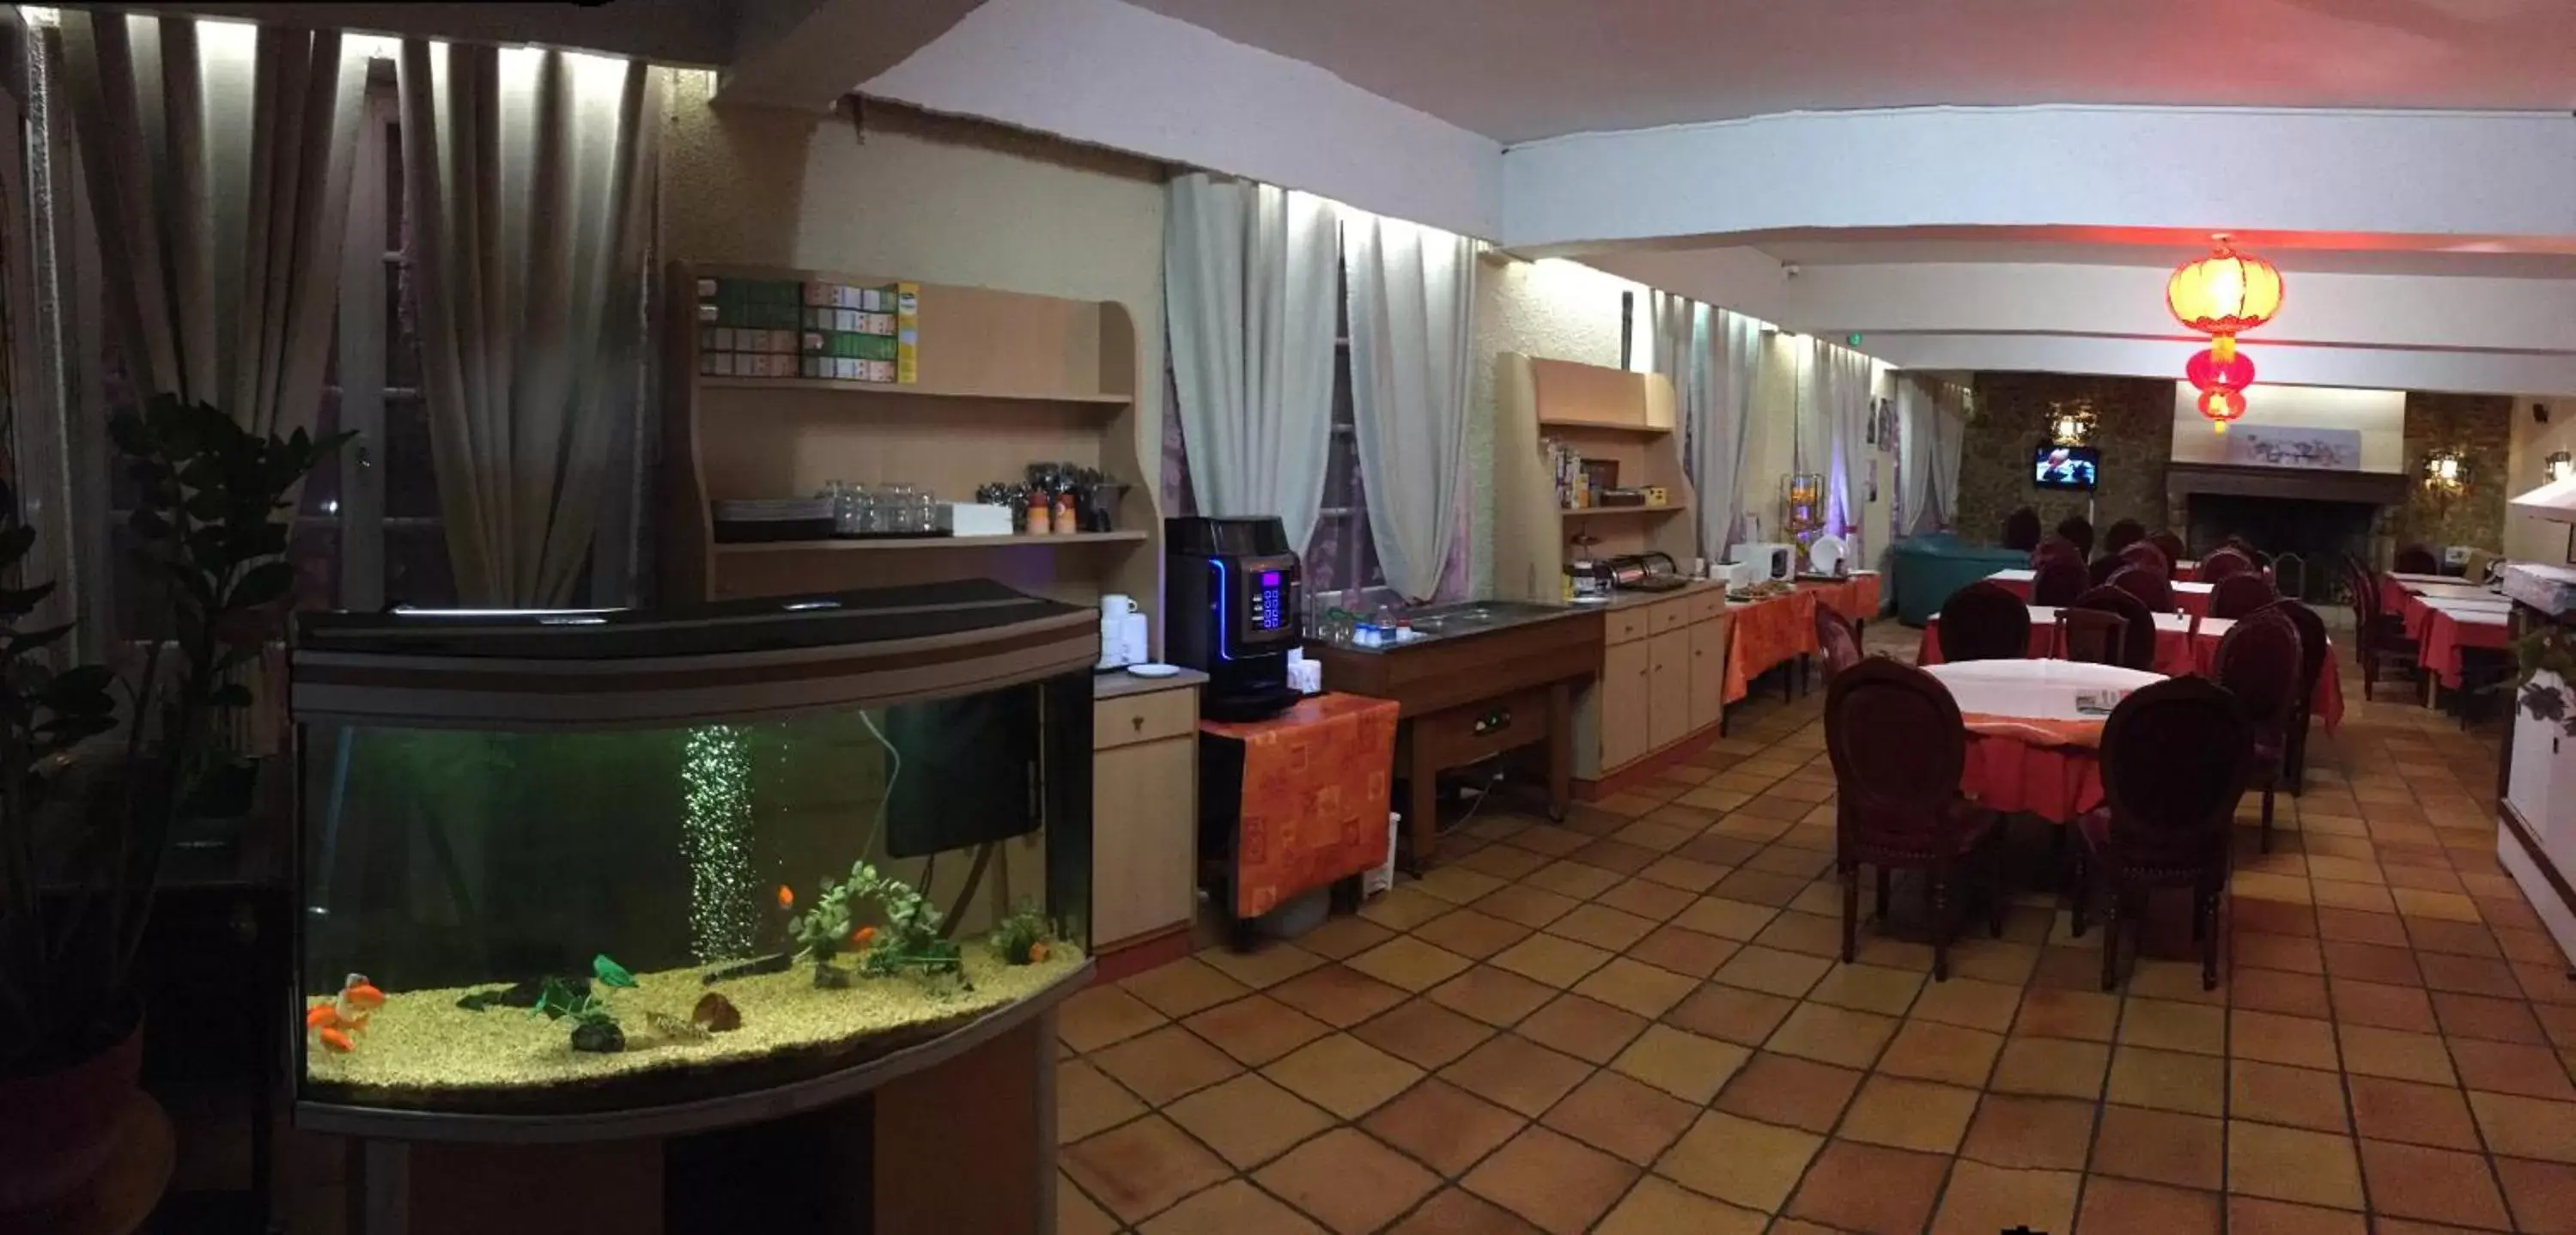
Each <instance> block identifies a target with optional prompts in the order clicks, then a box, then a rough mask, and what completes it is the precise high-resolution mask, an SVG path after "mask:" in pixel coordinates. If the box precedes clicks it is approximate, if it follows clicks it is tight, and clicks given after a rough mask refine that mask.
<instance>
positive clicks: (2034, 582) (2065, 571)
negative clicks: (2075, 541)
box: [2030, 542, 2087, 605]
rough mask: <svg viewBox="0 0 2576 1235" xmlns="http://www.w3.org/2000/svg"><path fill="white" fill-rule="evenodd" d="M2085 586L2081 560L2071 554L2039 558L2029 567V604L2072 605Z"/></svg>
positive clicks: (2085, 581)
mask: <svg viewBox="0 0 2576 1235" xmlns="http://www.w3.org/2000/svg"><path fill="white" fill-rule="evenodd" d="M2060 543H2064V542H2060ZM2086 584H2087V580H2086V578H2085V573H2084V559H2083V558H2080V557H2075V556H2073V555H2072V554H2058V555H2056V556H2054V557H2045V558H2041V559H2040V560H2039V561H2038V563H2037V564H2035V565H2033V566H2032V567H2031V580H2030V603H2032V604H2034V605H2066V604H2073V603H2074V602H2075V598H2076V597H2078V596H2081V595H2083V594H2084V588H2085V586H2086Z"/></svg>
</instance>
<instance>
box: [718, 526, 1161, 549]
mask: <svg viewBox="0 0 2576 1235" xmlns="http://www.w3.org/2000/svg"><path fill="white" fill-rule="evenodd" d="M1150 539H1152V537H1150V536H1148V535H1147V534H1146V533H1144V532H1138V531H1130V532H1068V533H1065V534H1064V535H1062V536H902V537H887V538H884V539H881V540H758V541H749V542H744V543H738V544H719V545H717V546H716V552H717V553H718V554H733V553H852V552H870V553H901V552H918V551H921V550H925V549H1054V548H1068V549H1069V548H1072V547H1074V546H1076V545H1107V544H1143V543H1144V542H1146V541H1147V540H1150Z"/></svg>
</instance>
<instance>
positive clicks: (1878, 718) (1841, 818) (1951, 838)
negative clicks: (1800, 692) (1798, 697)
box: [1825, 620, 1968, 857]
mask: <svg viewBox="0 0 2576 1235" xmlns="http://www.w3.org/2000/svg"><path fill="white" fill-rule="evenodd" d="M1942 625H1943V626H1944V627H1947V626H1948V625H1949V623H1948V622H1947V621H1946V620H1945V621H1944V622H1943V623H1942ZM1967 747H1968V735H1967V730H1966V729H1965V728H1963V727H1962V726H1961V724H1960V722H1959V705H1958V702H1957V701H1956V700H1954V699H1952V698H1951V697H1950V691H1949V689H1948V688H1947V687H1944V686H1943V685H1941V683H1940V680H1939V679H1937V678H1934V677H1933V676H1932V675H1931V674H1928V673H1925V672H1923V671H1922V670H1920V669H1917V668H1915V667H1914V666H1912V665H1908V664H1903V663H1900V662H1898V661H1895V660H1891V659H1889V658H1887V657H1878V656H1874V657H1871V658H1870V659H1868V660H1865V661H1862V662H1861V663H1860V664H1858V665H1856V666H1854V667H1852V668H1850V669H1846V670H1844V671H1843V672H1842V673H1840V674H1838V675H1836V676H1835V678H1834V680H1833V683H1832V684H1831V685H1829V686H1827V687H1826V688H1825V751H1826V753H1827V754H1828V755H1829V756H1830V757H1831V758H1832V759H1833V764H1834V844H1835V846H1836V848H1837V849H1839V850H1840V851H1841V852H1842V853H1844V854H1845V855H1846V856H1854V855H1859V854H1890V855H1900V856H1915V855H1921V856H1932V857H1939V856H1949V855H1950V854H1952V853H1954V852H1955V850H1956V846H1957V845H1958V843H1959V836H1958V833H1959V831H1960V830H1961V829H1959V828H1958V827H1957V826H1956V825H1954V824H1953V823H1952V822H1951V820H1952V812H1951V807H1952V805H1953V804H1954V803H1955V802H1956V801H1957V800H1958V796H1959V776H1960V774H1961V773H1962V772H1963V771H1965V770H1966V768H1967V760H1968V754H1967Z"/></svg>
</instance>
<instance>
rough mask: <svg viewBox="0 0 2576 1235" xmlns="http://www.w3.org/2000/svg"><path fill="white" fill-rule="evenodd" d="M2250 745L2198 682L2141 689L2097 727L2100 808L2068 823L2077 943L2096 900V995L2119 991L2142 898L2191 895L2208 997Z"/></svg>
mask: <svg viewBox="0 0 2576 1235" xmlns="http://www.w3.org/2000/svg"><path fill="white" fill-rule="evenodd" d="M2253 745H2254V738H2253V729H2252V727H2251V726H2250V725H2248V724H2247V723H2246V720H2245V715H2244V713H2243V711H2242V710H2241V709H2239V708H2238V706H2237V704H2236V700H2235V699H2234V698H2233V697H2232V696H2230V695H2229V694H2228V692H2227V691H2226V689H2225V688H2223V687H2221V686H2219V685H2218V684H2217V683H2215V682H2212V681H2210V680H2209V679H2207V678H2202V677H2191V676H2185V677H2178V678H2167V679H2165V680H2164V681H2161V682H2157V683H2155V684H2153V685H2151V686H2145V687H2141V688H2139V689H2138V690H2137V691H2135V692H2133V693H2131V694H2130V695H2129V697H2128V698H2126V699H2123V700H2121V701H2120V706H2119V707H2117V708H2115V709H2113V710H2112V712H2111V719H2110V720H2109V721H2108V722H2106V723H2104V724H2103V726H2102V753H2101V761H2102V798H2103V803H2102V806H2101V808H2100V809H2098V810H2095V811H2092V812H2090V813H2088V814H2086V815H2085V816H2084V817H2083V818H2082V819H2079V820H2077V821H2076V833H2077V835H2079V836H2081V837H2083V841H2084V843H2083V845H2082V847H2081V851H2080V855H2079V856H2078V858H2077V860H2076V863H2075V877H2074V882H2075V886H2074V887H2073V888H2072V889H2071V891H2072V892H2073V896H2074V902H2075V912H2074V919H2075V920H2074V922H2073V927H2074V932H2075V934H2076V935H2078V936H2079V937H2080V936H2082V935H2083V934H2084V919H2085V911H2086V908H2087V906H2088V904H2089V902H2090V901H2091V900H2092V899H2093V896H2094V894H2095V893H2096V892H2097V891H2098V892H2101V893H2104V894H2105V895H2106V899H2107V908H2108V910H2109V915H2110V916H2109V920H2108V921H2107V922H2105V924H2104V926H2103V936H2102V989H2103V990H2106V991H2107V990H2110V989H2111V988H2112V987H2113V986H2115V985H2117V984H2118V982H2119V973H2120V969H2119V965H2120V928H2121V927H2122V926H2124V925H2132V924H2139V923H2141V922H2142V920H2143V919H2144V917H2145V916H2146V908H2147V892H2148V890H2149V889H2152V888H2188V889H2190V891H2191V909H2192V915H2191V925H2192V937H2193V938H2194V939H2197V940H2199V941H2200V987H2201V989H2202V990H2212V989H2215V988H2216V987H2217V986H2218V937H2219V929H2218V925H2219V924H2218V920H2217V919H2218V906H2219V898H2220V897H2222V896H2224V895H2225V894H2226V892H2227V867H2228V855H2229V853H2230V848H2229V836H2230V829H2232V828H2233V827H2234V826H2235V822H2236V803H2237V801H2238V800H2239V799H2241V798H2243V797H2244V796H2245V770H2244V769H2245V764H2246V760H2247V756H2248V753H2249V752H2250V751H2251V750H2252V749H2253ZM2131 933H2132V934H2133V935H2135V934H2137V933H2139V932H2137V931H2136V930H2132V932H2131Z"/></svg>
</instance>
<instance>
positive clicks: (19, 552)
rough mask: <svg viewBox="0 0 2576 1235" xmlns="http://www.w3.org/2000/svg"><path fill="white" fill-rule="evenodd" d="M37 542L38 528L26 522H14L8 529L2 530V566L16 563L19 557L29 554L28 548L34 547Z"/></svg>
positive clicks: (0, 551) (0, 557)
mask: <svg viewBox="0 0 2576 1235" xmlns="http://www.w3.org/2000/svg"><path fill="white" fill-rule="evenodd" d="M35 544H36V529H34V528H32V527H29V526H27V525H26V524H23V523H19V524H13V525H11V526H10V527H9V528H8V530H6V531H0V568H5V567H8V566H13V565H16V564H17V561H18V559H19V558H22V557H25V556H27V550H29V549H32V548H34V547H35Z"/></svg>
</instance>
